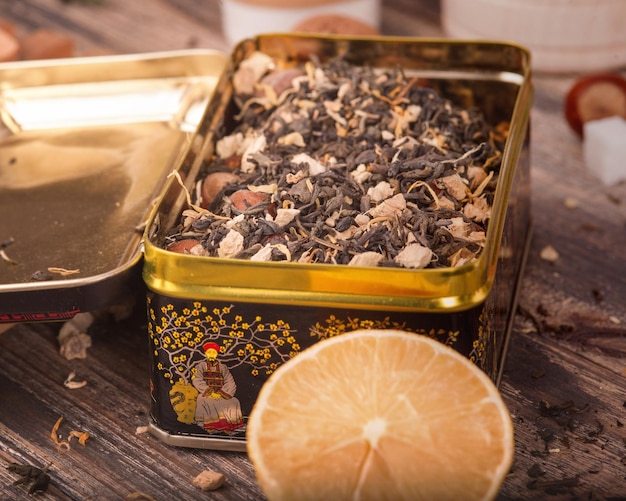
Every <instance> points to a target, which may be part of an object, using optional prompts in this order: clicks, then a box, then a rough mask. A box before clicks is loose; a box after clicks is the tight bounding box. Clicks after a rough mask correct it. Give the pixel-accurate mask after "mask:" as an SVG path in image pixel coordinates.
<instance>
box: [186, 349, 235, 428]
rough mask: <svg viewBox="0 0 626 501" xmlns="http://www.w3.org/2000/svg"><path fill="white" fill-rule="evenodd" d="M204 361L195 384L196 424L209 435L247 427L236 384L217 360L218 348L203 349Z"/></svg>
mask: <svg viewBox="0 0 626 501" xmlns="http://www.w3.org/2000/svg"><path fill="white" fill-rule="evenodd" d="M202 348H203V350H204V354H205V358H206V359H205V360H203V361H202V362H200V364H198V370H197V371H196V373H195V374H194V376H193V379H192V384H193V386H194V387H195V388H196V390H198V398H197V401H196V414H195V420H196V424H197V425H198V426H200V427H202V428H204V429H205V430H206V431H207V432H209V433H212V432H219V431H221V432H226V433H230V432H233V431H235V430H237V429H239V428H242V427H243V426H244V423H243V414H242V412H241V405H240V403H239V400H238V399H236V398H235V392H236V391H237V384H236V383H235V379H234V378H233V376H232V374H231V373H230V371H229V370H228V367H226V366H225V365H224V364H222V363H221V362H220V361H219V360H217V355H218V353H219V345H217V344H216V343H205V344H204V345H203V346H202Z"/></svg>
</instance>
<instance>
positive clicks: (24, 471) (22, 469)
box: [7, 463, 50, 494]
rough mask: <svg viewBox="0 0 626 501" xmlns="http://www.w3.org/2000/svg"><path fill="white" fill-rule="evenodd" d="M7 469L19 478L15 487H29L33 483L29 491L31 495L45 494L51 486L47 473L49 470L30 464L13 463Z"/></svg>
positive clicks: (14, 483)
mask: <svg viewBox="0 0 626 501" xmlns="http://www.w3.org/2000/svg"><path fill="white" fill-rule="evenodd" d="M7 469H8V470H9V471H10V472H11V473H15V474H17V475H18V476H19V478H18V479H17V480H16V481H15V482H13V485H27V484H30V483H31V482H32V485H31V486H30V488H29V489H28V493H29V494H35V493H37V492H45V491H46V490H47V489H48V486H49V485H50V475H48V473H47V468H45V469H41V468H37V467H36V466H32V465H29V464H20V463H11V464H10V465H9V466H7Z"/></svg>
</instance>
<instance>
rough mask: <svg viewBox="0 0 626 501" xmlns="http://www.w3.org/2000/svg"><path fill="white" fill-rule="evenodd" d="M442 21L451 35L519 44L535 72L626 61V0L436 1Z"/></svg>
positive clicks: (603, 67)
mask: <svg viewBox="0 0 626 501" xmlns="http://www.w3.org/2000/svg"><path fill="white" fill-rule="evenodd" d="M441 20H442V26H443V29H444V31H445V33H446V34H447V35H449V36H451V37H455V38H470V39H471V38H474V39H493V40H499V41H506V40H508V41H511V42H515V43H518V44H521V45H524V46H525V47H527V48H528V49H530V51H531V52H532V58H533V68H534V69H536V70H539V71H547V72H589V71H600V70H606V69H611V68H618V67H620V66H623V65H624V64H626V0H441Z"/></svg>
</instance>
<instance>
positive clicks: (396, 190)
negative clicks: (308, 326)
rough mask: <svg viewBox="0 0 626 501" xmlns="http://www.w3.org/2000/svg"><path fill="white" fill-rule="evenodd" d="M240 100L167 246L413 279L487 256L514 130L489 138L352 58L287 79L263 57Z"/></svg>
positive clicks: (242, 81)
mask: <svg viewBox="0 0 626 501" xmlns="http://www.w3.org/2000/svg"><path fill="white" fill-rule="evenodd" d="M233 88H234V98H233V100H234V103H235V105H236V107H237V112H236V116H235V117H234V118H235V125H234V127H233V128H229V129H227V128H226V126H225V125H223V126H222V130H220V131H218V140H217V143H216V147H215V154H214V158H211V159H210V160H209V162H208V163H207V170H206V177H204V178H203V179H202V180H201V181H200V185H199V186H198V190H197V193H198V194H199V195H198V199H197V202H196V203H194V204H190V208H189V209H188V210H185V211H184V212H183V217H182V218H181V222H180V224H179V225H178V226H177V227H176V228H175V229H174V230H173V231H172V233H171V234H170V235H169V236H168V238H167V242H166V246H168V245H171V244H173V243H174V242H176V241H180V240H184V239H190V240H192V245H190V246H187V247H186V248H187V249H191V250H192V251H193V252H192V253H193V254H195V255H206V256H214V257H222V258H237V259H250V260H254V261H289V262H298V263H328V264H347V265H354V266H388V267H390V266H393V267H405V268H427V267H450V266H459V265H462V264H465V263H467V262H471V261H472V260H475V259H476V258H477V256H478V255H479V254H480V251H481V249H482V247H483V246H484V244H485V234H486V229H487V224H488V222H489V219H490V217H491V206H492V202H493V197H494V191H495V186H496V184H497V179H498V172H499V167H500V164H501V157H502V149H503V146H504V142H505V140H506V137H507V133H508V125H507V124H500V125H498V126H496V127H492V126H490V125H489V124H487V123H486V121H485V119H484V118H483V116H482V114H481V113H480V111H479V110H477V109H464V108H460V107H459V106H456V105H455V104H453V103H452V102H451V101H449V100H447V99H445V98H443V97H442V96H440V95H439V94H438V93H437V92H436V91H435V90H433V89H431V88H428V87H426V86H423V85H421V82H420V81H419V80H418V79H417V78H412V77H409V76H407V75H406V74H405V72H404V71H403V70H402V68H392V69H380V68H378V69H376V68H370V67H367V66H355V65H353V64H350V63H349V62H348V61H347V60H346V59H345V58H341V57H337V58H334V59H332V60H330V61H328V62H326V63H319V62H316V61H314V60H311V61H309V62H307V63H306V64H304V66H303V67H300V68H288V69H277V68H275V67H274V64H273V61H272V59H271V58H270V57H269V56H267V55H265V54H262V53H259V52H257V53H254V54H253V55H252V56H251V57H249V58H248V59H247V60H245V61H243V62H242V63H241V65H240V67H239V69H238V70H237V72H236V73H235V74H234V77H233ZM225 123H226V122H225ZM185 252H188V251H185Z"/></svg>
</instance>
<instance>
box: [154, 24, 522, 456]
mask: <svg viewBox="0 0 626 501" xmlns="http://www.w3.org/2000/svg"><path fill="white" fill-rule="evenodd" d="M255 50H260V51H262V52H264V53H266V54H269V55H270V56H272V57H273V58H274V59H275V61H276V64H277V65H278V66H290V65H293V64H296V63H298V62H302V61H304V60H307V59H309V57H310V56H311V55H313V54H314V55H315V56H316V57H318V58H319V59H320V60H322V61H323V60H326V59H328V58H330V57H333V56H336V55H338V54H342V55H344V56H345V57H346V58H347V59H348V60H350V61H351V62H353V63H355V64H358V65H370V66H374V67H381V68H382V67H394V66H396V65H401V66H402V67H403V69H404V71H405V72H406V73H407V74H410V75H412V76H413V75H415V76H417V77H419V78H421V79H425V80H427V81H428V83H429V85H430V86H431V87H433V88H435V89H436V90H437V91H438V92H439V93H440V94H441V95H442V96H444V97H446V98H448V99H451V100H452V101H454V102H455V103H456V104H459V105H462V106H464V107H468V106H472V105H476V106H478V107H479V108H480V109H482V111H483V113H484V114H485V116H486V117H487V119H488V121H489V122H490V123H492V124H496V123H498V122H500V121H502V120H506V121H508V122H510V133H509V136H508V139H507V142H506V145H505V149H504V152H503V162H502V168H501V170H500V177H499V181H498V186H497V188H496V193H495V200H494V203H493V207H492V218H491V222H490V224H489V228H488V233H487V244H486V245H485V247H484V250H483V252H482V253H481V255H480V258H479V259H478V260H477V261H476V262H473V263H471V264H466V265H463V266H460V267H456V268H438V269H423V270H408V269H395V268H394V269H392V268H355V267H348V266H341V265H323V264H295V263H279V262H263V263H259V262H252V261H246V260H234V259H233V260H231V259H220V258H210V257H197V256H192V255H185V254H178V253H173V252H169V251H167V250H164V249H163V248H162V247H163V242H164V240H165V236H166V234H167V231H168V229H170V228H172V225H174V224H175V223H176V222H177V220H178V218H179V215H180V213H181V211H182V210H183V209H184V208H186V207H187V203H188V199H187V192H189V191H191V190H193V186H194V182H195V180H196V176H197V175H198V172H199V171H201V169H202V165H203V162H204V159H205V158H206V157H207V155H208V154H209V153H210V152H211V151H212V150H213V147H214V141H215V139H214V133H215V131H216V130H217V128H218V127H226V128H228V124H229V123H232V121H233V111H232V107H231V105H230V101H231V95H232V86H231V77H232V75H233V72H234V71H235V69H236V68H237V65H238V64H239V63H240V62H241V61H242V60H243V59H244V58H245V57H246V56H248V55H249V54H250V53H251V52H252V51H255ZM529 65H530V61H529V55H528V53H527V51H526V50H525V49H523V48H521V47H519V46H515V45H510V44H502V43H488V42H460V41H449V40H427V39H407V38H362V39H354V38H346V37H340V36H327V37H318V36H305V35H282V34H273V35H261V36H258V37H257V38H254V39H251V40H246V41H243V42H241V43H240V44H239V45H238V46H237V47H236V48H235V49H234V51H233V53H232V55H231V61H230V64H229V66H228V68H227V70H226V72H225V73H224V75H223V78H222V80H221V81H220V83H219V84H218V87H217V91H216V93H215V96H214V98H213V99H212V101H211V102H210V103H209V107H208V112H207V114H206V115H205V121H204V122H203V123H202V124H201V125H200V128H199V131H198V143H197V145H196V146H197V147H196V150H195V151H193V152H189V155H188V156H187V158H186V160H185V162H184V164H183V166H182V167H181V169H180V172H181V178H184V179H185V180H186V181H185V190H183V189H182V188H181V183H179V182H175V181H173V180H172V182H170V184H169V186H168V188H167V191H166V193H165V196H164V197H163V199H162V201H161V203H160V205H159V206H158V207H157V208H156V209H155V212H154V217H153V220H152V222H151V224H150V226H149V227H148V228H147V231H146V235H145V238H144V240H145V259H144V270H143V277H144V281H145V282H146V284H147V287H148V290H149V292H148V314H149V319H148V330H149V336H150V343H151V356H152V364H151V365H152V373H151V392H152V407H151V426H150V428H151V432H152V433H153V434H154V435H156V436H158V437H159V438H161V439H162V440H164V441H165V442H166V443H168V444H172V445H177V446H187V447H200V448H213V449H222V450H245V430H246V421H247V417H248V415H249V413H250V411H251V409H252V406H253V405H254V402H255V400H256V398H257V395H258V392H259V389H260V388H261V386H262V385H263V383H264V381H266V379H267V378H268V377H269V375H270V374H271V373H272V372H273V370H274V369H275V368H276V367H278V366H279V365H280V364H281V363H283V362H285V361H286V360H288V359H290V358H291V357H293V356H297V354H298V353H299V352H300V351H301V350H303V349H305V348H306V347H307V346H310V345H311V344H313V343H315V342H317V341H318V340H321V339H324V338H327V337H330V336H334V335H337V334H341V333H342V332H345V331H349V330H353V329H356V328H364V327H365V328H366V327H377V328H388V327H389V328H391V327H393V328H402V329H405V330H410V331H412V332H415V333H416V335H428V336H431V337H433V338H436V339H438V340H440V341H441V342H443V343H446V344H448V345H450V346H452V347H454V348H455V349H456V350H458V351H459V352H461V353H463V354H464V355H466V356H467V357H468V358H470V359H471V360H472V361H474V362H475V363H476V364H477V365H478V366H479V367H481V368H482V369H483V370H484V371H485V372H486V373H487V374H488V375H489V376H490V377H491V378H492V379H493V380H494V381H495V382H496V383H497V382H498V381H499V378H500V374H501V371H502V367H503V363H504V357H505V353H506V350H507V339H508V336H509V331H510V327H511V322H512V317H513V313H514V309H515V302H516V291H517V286H518V282H519V278H520V275H521V273H522V268H523V265H524V260H525V255H526V245H527V242H528V240H529V232H530V216H529V211H530V200H529V196H530V186H529V155H528V128H529V124H528V122H529V112H530V107H531V102H532V87H531V83H530V69H529ZM205 350H207V353H210V352H211V351H210V350H215V353H214V354H216V355H217V363H215V362H213V363H212V364H210V366H209V365H207V364H206V359H205V353H204V352H205ZM296 431H297V430H296Z"/></svg>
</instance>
